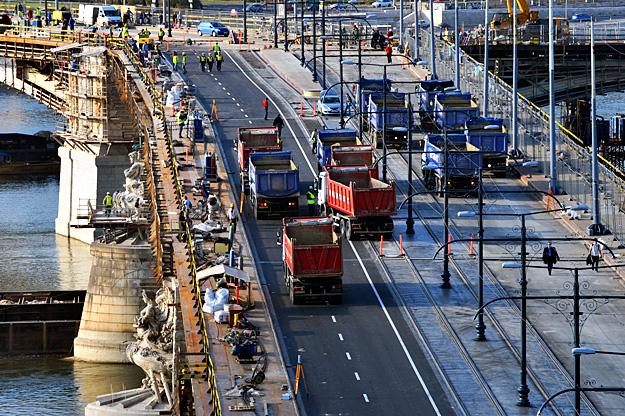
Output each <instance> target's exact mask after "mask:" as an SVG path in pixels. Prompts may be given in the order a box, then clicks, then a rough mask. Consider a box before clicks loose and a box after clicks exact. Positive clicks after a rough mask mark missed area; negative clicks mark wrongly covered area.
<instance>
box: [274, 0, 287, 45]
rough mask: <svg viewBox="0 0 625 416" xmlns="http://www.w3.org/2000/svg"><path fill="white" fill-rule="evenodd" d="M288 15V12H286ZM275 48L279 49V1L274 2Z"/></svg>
mask: <svg viewBox="0 0 625 416" xmlns="http://www.w3.org/2000/svg"><path fill="white" fill-rule="evenodd" d="M284 14H285V15H286V10H285V11H284ZM273 47H274V48H276V49H278V1H277V0H274V2H273Z"/></svg>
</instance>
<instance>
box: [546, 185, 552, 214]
mask: <svg viewBox="0 0 625 416" xmlns="http://www.w3.org/2000/svg"><path fill="white" fill-rule="evenodd" d="M547 193H548V194H549V196H547V211H549V210H550V209H551V198H553V191H552V190H551V189H550V190H549V192H547Z"/></svg>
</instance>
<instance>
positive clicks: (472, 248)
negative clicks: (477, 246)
mask: <svg viewBox="0 0 625 416" xmlns="http://www.w3.org/2000/svg"><path fill="white" fill-rule="evenodd" d="M469 254H471V255H473V234H471V252H470V253H469Z"/></svg>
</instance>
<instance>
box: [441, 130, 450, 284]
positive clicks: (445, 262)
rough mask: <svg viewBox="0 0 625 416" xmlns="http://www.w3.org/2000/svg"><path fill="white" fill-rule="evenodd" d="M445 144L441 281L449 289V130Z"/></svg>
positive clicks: (445, 136)
mask: <svg viewBox="0 0 625 416" xmlns="http://www.w3.org/2000/svg"><path fill="white" fill-rule="evenodd" d="M443 137H444V140H445V143H444V145H443V152H444V153H443V157H444V160H445V164H444V166H445V170H444V173H443V177H444V181H445V183H444V185H443V191H444V192H445V194H444V195H443V198H444V199H443V201H444V204H443V218H444V223H445V236H444V242H445V251H444V252H443V273H441V279H443V281H442V283H441V288H443V289H449V288H450V287H451V283H449V278H450V277H451V274H450V273H449V245H448V244H449V142H448V141H447V129H445V131H444V134H443Z"/></svg>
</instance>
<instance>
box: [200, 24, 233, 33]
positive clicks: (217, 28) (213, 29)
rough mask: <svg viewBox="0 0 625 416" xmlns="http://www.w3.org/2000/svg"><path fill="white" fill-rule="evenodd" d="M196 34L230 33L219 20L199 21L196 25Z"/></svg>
mask: <svg viewBox="0 0 625 416" xmlns="http://www.w3.org/2000/svg"><path fill="white" fill-rule="evenodd" d="M197 34H198V35H200V36H202V35H212V36H228V35H229V34H230V30H229V29H228V28H227V27H226V26H225V25H223V24H222V23H219V22H200V24H199V25H197Z"/></svg>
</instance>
